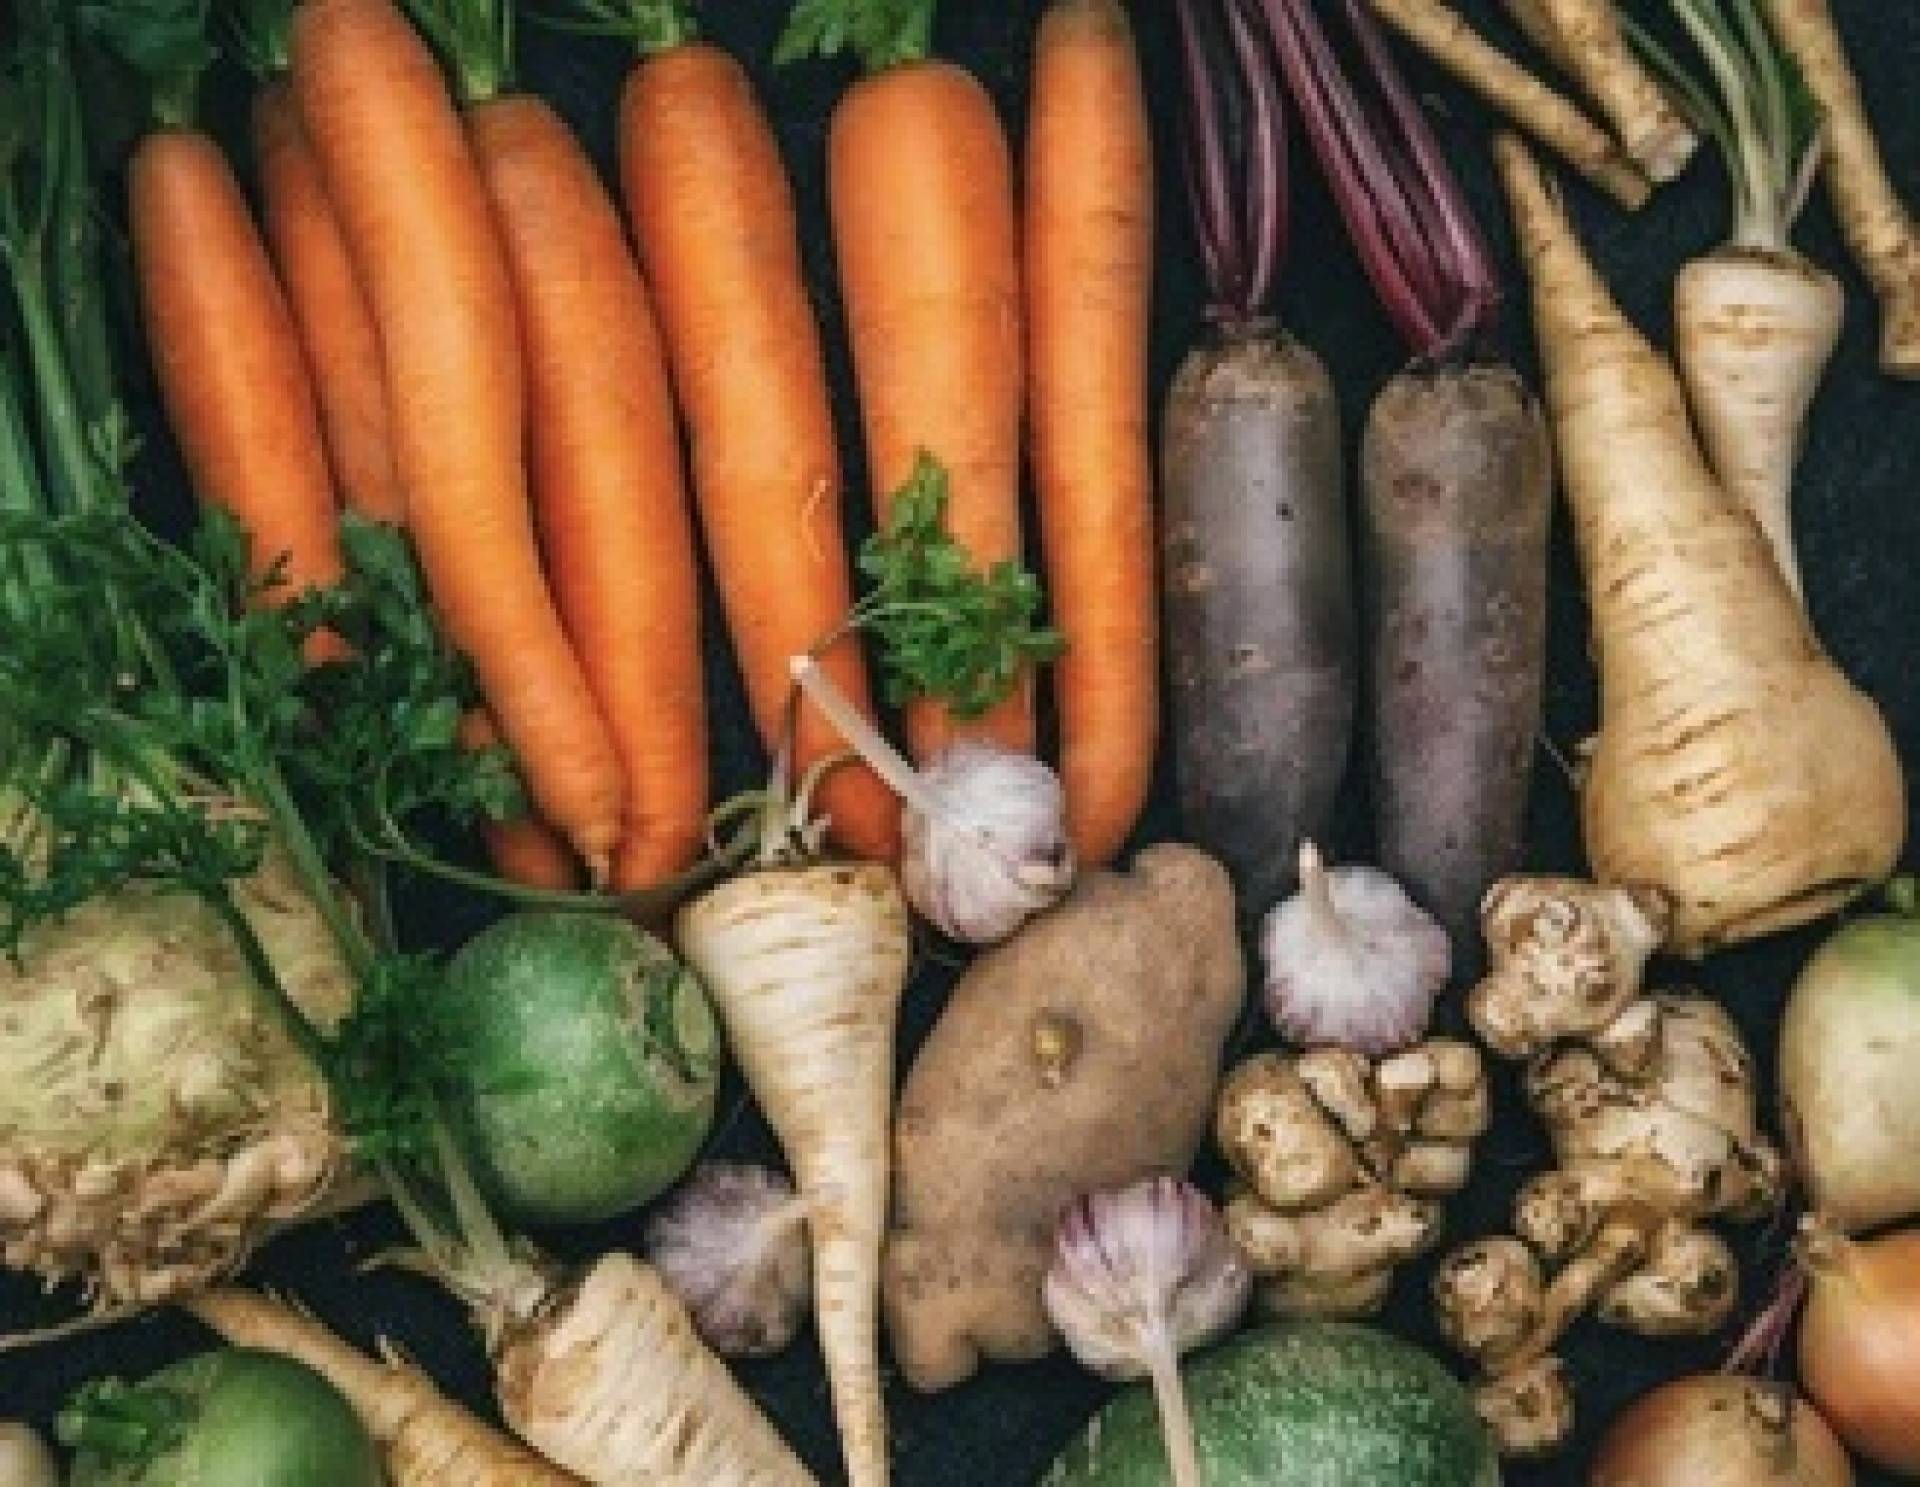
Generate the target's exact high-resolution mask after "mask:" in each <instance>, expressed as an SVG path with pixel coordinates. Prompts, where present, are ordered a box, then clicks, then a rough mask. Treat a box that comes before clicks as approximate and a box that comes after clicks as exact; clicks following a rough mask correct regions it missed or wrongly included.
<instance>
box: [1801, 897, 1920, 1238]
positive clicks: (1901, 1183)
mask: <svg viewBox="0 0 1920 1487" xmlns="http://www.w3.org/2000/svg"><path fill="white" fill-rule="evenodd" d="M1896 886H1897V889H1898V891H1897V892H1896V893H1895V894H1893V895H1892V898H1893V904H1892V907H1891V909H1890V910H1889V911H1888V912H1885V913H1879V914H1871V915H1866V916H1863V917H1862V918H1859V919H1855V920H1853V921H1852V922H1851V923H1849V924H1847V925H1846V926H1845V927H1844V928H1842V929H1840V930H1839V931H1837V932H1836V933H1835V934H1834V936H1833V937H1832V938H1831V939H1829V940H1828V941H1827V942H1826V944H1825V945H1823V946H1821V948H1820V949H1819V951H1818V952H1816V953H1815V955H1814V957H1813V959H1812V960H1810V961H1809V962H1808V963H1807V966H1806V969H1805V970H1804V971H1802V972H1801V973H1800V979H1799V980H1798V981H1796V982H1795V983H1794V988H1793V995H1792V996H1791V997H1790V998H1789V999H1788V1001H1787V1010H1786V1014H1785V1016H1784V1017H1783V1019H1782V1021H1781V1024H1780V1103H1781V1124H1782V1126H1783V1128H1784V1129H1785V1131H1786V1136H1787V1146H1788V1149H1789V1151H1790V1152H1791V1153H1792V1155H1793V1161H1794V1166H1795V1167H1796V1169H1797V1171H1798V1176H1799V1179H1800V1181H1801V1183H1802V1184H1803V1185H1804V1187H1805V1188H1806V1194H1807V1202H1808V1205H1809V1206H1810V1207H1812V1208H1813V1209H1814V1210H1815V1211H1816V1212H1818V1213H1820V1214H1821V1215H1823V1216H1824V1217H1825V1218H1826V1219H1828V1220H1829V1221H1831V1222H1833V1223H1835V1224H1838V1225H1839V1226H1841V1227H1842V1228H1843V1229H1847V1230H1851V1231H1856V1232H1857V1231H1860V1230H1863V1229H1874V1228H1878V1227H1880V1226H1881V1225H1883V1224H1889V1223H1892V1222H1894V1221H1895V1220H1898V1219H1906V1218H1913V1217H1916V1216H1920V1087H1917V1086H1916V1084H1915V1080H1914V1073H1915V1071H1916V1070H1920V905H1916V900H1915V894H1914V890H1913V885H1912V884H1911V883H1910V882H1905V881H1902V882H1901V883H1899V884H1897V885H1896Z"/></svg>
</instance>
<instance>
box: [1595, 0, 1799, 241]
mask: <svg viewBox="0 0 1920 1487" xmlns="http://www.w3.org/2000/svg"><path fill="white" fill-rule="evenodd" d="M1667 3H1668V6H1669V8H1670V9H1671V10H1672V12H1673V15H1674V17H1675V19H1676V20H1677V21H1678V22H1679V24H1680V26H1681V29H1682V30H1684V31H1685V32H1686V34H1687V36H1688V38H1689V40H1690V41H1691V43H1692V45H1693V48H1694V51H1695V53H1696V56H1697V58H1698V63H1699V65H1700V66H1701V67H1703V68H1704V71H1705V75H1706V78H1707V79H1708V81H1704V82H1703V81H1702V80H1701V78H1700V76H1699V75H1698V74H1697V73H1696V71H1695V70H1694V68H1691V67H1689V66H1687V65H1686V64H1684V63H1682V62H1680V61H1679V60H1678V59H1677V58H1676V57H1675V56H1674V54H1673V53H1672V52H1671V51H1670V50H1669V49H1668V48H1667V47H1666V46H1665V45H1663V44H1662V43H1661V42H1660V41H1659V40H1658V38H1656V37H1655V36H1654V35H1653V34H1652V33H1651V32H1650V31H1648V30H1647V29H1646V28H1645V27H1643V26H1641V25H1639V24H1638V23H1636V22H1635V21H1634V20H1633V19H1632V18H1631V17H1630V16H1624V15H1623V17H1622V19H1623V21H1624V22H1625V24H1626V26H1627V30H1628V34H1629V36H1630V37H1631V38H1632V40H1633V42H1634V45H1635V47H1636V48H1637V49H1638V51H1639V52H1640V54H1641V55H1642V56H1643V57H1644V58H1645V59H1646V61H1647V63H1648V65H1649V66H1651V67H1652V68H1653V69H1654V71H1655V72H1657V73H1658V74H1659V75H1660V76H1661V77H1662V79H1663V80H1664V81H1665V82H1666V84H1667V85H1668V87H1669V89H1670V90H1671V91H1672V92H1673V94H1674V96H1675V98H1676V99H1677V100H1678V102H1679V103H1680V106H1681V107H1682V109H1683V110H1685V112H1686V113H1687V114H1688V115H1689V116H1690V117H1691V118H1692V120H1693V121H1694V123H1695V124H1696V125H1697V126H1698V127H1699V128H1700V129H1701V130H1702V131H1703V132H1705V133H1707V134H1708V135H1710V136H1711V137H1712V139H1713V141H1714V144H1715V146H1716V147H1717V148H1718V149H1719V151H1720V154H1721V156H1722V158H1723V159H1724V160H1725V162H1726V167H1727V174H1728V177H1729V179H1730V180H1731V182H1732V189H1733V230H1732V233H1731V241H1732V242H1733V243H1734V244H1736V245H1737V246H1741V247H1748V248H1757V249H1761V250H1764V251H1768V252H1778V251H1782V250H1784V249H1786V248H1787V247H1788V246H1789V242H1788V240H1789V235H1790V234H1791V232H1792V230H1793V224H1794V222H1795V220H1796V219H1797V218H1798V217H1799V214H1800V211H1801V209H1802V207H1804V205H1805V204H1806V198H1807V191H1808V187H1809V185H1810V183H1811V180H1812V174H1813V166H1814V165H1815V163H1816V162H1817V159H1818V154H1819V150H1820V134H1821V125H1822V121H1821V116H1820V108H1819V105H1818V103H1817V102H1816V101H1815V100H1814V98H1813V95H1812V93H1811V91H1810V90H1809V89H1808V88H1807V86H1806V83H1805V80H1804V79H1803V78H1802V77H1801V75H1800V71H1799V68H1798V67H1797V66H1796V65H1795V63H1794V60H1793V58H1792V56H1791V55H1790V54H1788V52H1787V51H1786V50H1785V49H1784V48H1783V47H1781V45H1780V44H1779V42H1778V40H1777V39H1776V38H1775V37H1774V35H1773V33H1772V30H1771V29H1770V27H1769V26H1768V24H1767V22H1766V20H1765V18H1764V17H1763V16H1762V15H1761V13H1760V11H1759V10H1758V9H1757V8H1756V6H1755V5H1754V3H1753V0H1667Z"/></svg>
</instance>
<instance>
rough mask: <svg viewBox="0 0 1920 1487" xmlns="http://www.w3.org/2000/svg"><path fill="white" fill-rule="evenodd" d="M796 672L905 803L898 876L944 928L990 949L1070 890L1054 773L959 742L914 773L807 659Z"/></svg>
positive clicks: (1062, 807)
mask: <svg viewBox="0 0 1920 1487" xmlns="http://www.w3.org/2000/svg"><path fill="white" fill-rule="evenodd" d="M793 677H794V680H795V681H796V682H798V683H799V684H800V687H801V688H802V690H804V691H805V692H806V694H807V696H808V697H809V698H811V699H812V700H813V702H814V703H815V705H817V706H818V707H819V709H820V710H821V712H823V713H825V714H826V716H827V717H828V719H829V720H831V721H832V723H833V725H834V726H835V727H836V728H838V729H839V730H840V734H841V736H842V737H843V738H845V739H846V741H847V743H848V744H849V745H850V746H851V747H852V749H853V751H854V752H855V753H856V754H858V755H859V756H860V758H861V759H862V760H864V761H865V762H866V764H867V765H868V766H869V767H870V768H871V769H872V770H873V772H874V773H875V774H877V775H879V776H880V778H881V779H883V780H885V781H886V782H887V784H888V786H890V787H891V788H892V790H893V791H894V793H895V794H897V795H898V796H899V797H900V801H901V804H902V805H903V806H904V807H905V811H904V816H903V819H902V822H901V836H902V851H901V858H900V881H901V886H902V887H903V888H904V889H905V890H906V894H907V899H908V901H909V902H910V903H912V905H913V907H914V908H915V909H916V910H917V911H918V912H919V913H920V915H921V916H922V917H923V918H925V919H926V920H927V921H928V922H929V923H931V924H932V925H933V926H934V927H935V928H936V929H938V930H940V931H941V932H942V933H943V934H946V935H949V936H951V937H952V938H954V939H956V940H960V941H962V942H964V943H966V944H969V945H994V944H998V943H999V942H1000V941H1002V940H1004V939H1006V938H1007V937H1008V936H1009V935H1011V934H1013V932H1014V931H1015V930H1017V929H1019V928H1020V926H1021V925H1022V924H1025V923H1026V922H1027V920H1029V919H1031V918H1032V917H1033V916H1034V915H1035V914H1038V913H1041V912H1043V911H1045V910H1047V909H1050V908H1052V907H1053V905H1054V904H1055V903H1057V902H1059V900H1060V899H1061V898H1062V897H1063V896H1064V895H1065V894H1066V892H1067V890H1068V889H1069V888H1071V887H1072V886H1073V879H1074V871H1075V869H1074V859H1073V845H1072V843H1071V842H1069V841H1068V840H1067V800H1066V792H1065V791H1064V790H1063V789H1062V788H1061V785H1060V777H1059V776H1058V775H1056V774H1055V773H1054V772H1053V771H1052V770H1051V769H1049V768H1048V767H1047V766H1046V765H1045V764H1044V763H1042V762H1041V761H1040V760H1038V759H1036V758H1034V757H1033V755H1031V754H1023V753H1019V752H1017V751H1015V750H1012V749H1003V748H1001V747H999V746H998V745H996V744H989V743H978V742H972V741H963V742H960V743H956V744H953V745H951V746H950V747H948V748H947V749H946V751H945V752H943V753H942V754H941V755H940V756H939V757H938V758H937V759H935V760H934V761H933V762H932V763H931V764H929V765H927V766H926V767H925V768H924V769H918V770H916V769H915V768H914V767H913V766H912V765H911V764H909V763H908V762H907V760H906V759H905V757H903V756H902V755H901V753H900V751H899V750H898V749H896V748H894V746H893V745H892V744H890V743H888V742H887V740H886V739H885V738H883V737H881V735H880V734H879V732H878V731H877V730H876V729H875V728H874V727H873V725H872V724H871V723H869V722H868V721H867V720H866V719H865V718H864V717H862V716H861V715H860V713H859V712H858V711H857V710H856V709H855V708H853V707H852V706H851V705H849V704H848V702H847V700H846V698H845V697H844V696H842V695H841V693H840V691H839V689H838V688H837V687H835V686H834V685H833V682H832V681H831V680H830V679H829V678H828V676H827V674H826V673H825V672H824V671H822V670H821V669H820V666H819V665H818V663H816V662H815V661H814V660H813V659H812V658H811V657H807V656H796V657H795V658H794V661H793Z"/></svg>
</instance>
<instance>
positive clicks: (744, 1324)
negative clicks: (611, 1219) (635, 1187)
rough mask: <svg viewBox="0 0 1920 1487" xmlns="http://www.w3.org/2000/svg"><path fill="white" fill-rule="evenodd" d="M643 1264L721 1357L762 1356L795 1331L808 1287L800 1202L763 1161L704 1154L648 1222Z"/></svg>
mask: <svg viewBox="0 0 1920 1487" xmlns="http://www.w3.org/2000/svg"><path fill="white" fill-rule="evenodd" d="M643 1247H644V1252H645V1254H646V1257H647V1260H648V1263H650V1264H651V1265H652V1266H653V1268H654V1269H655V1270H657V1271H658V1272H659V1273H660V1277H661V1279H662V1280H664V1281H665V1282H666V1283H667V1286H668V1289H670V1290H672V1291H673V1292H674V1294H675V1295H677V1296H678V1297H679V1298H680V1299H681V1301H682V1302H683V1303H685V1305H686V1308H687V1310H688V1312H689V1313H690V1314H691V1315H692V1317H693V1324H694V1328H695V1330H696V1331H697V1332H699V1334H700V1336H701V1337H702V1338H703V1339H704V1340H705V1341H706V1343H707V1345H708V1346H709V1347H711V1348H712V1349H713V1350H714V1351H715V1352H716V1353H719V1354H720V1355H721V1356H723V1357H727V1358H766V1357H771V1356H772V1355H773V1354H775V1353H778V1352H780V1351H782V1350H783V1349H785V1348H786V1347H787V1346H788V1345H789V1344H790V1343H792V1341H793V1340H794V1338H795V1337H797V1336H798V1335H799V1332H800V1326H801V1324H802V1322H804V1321H805V1319H806V1315H807V1310H808V1306H809V1303H810V1301H811V1299H812V1292H813V1271H812V1257H811V1253H810V1246H809V1244H808V1242H807V1225H806V1205H805V1203H804V1201H803V1200H802V1199H800V1198H799V1197H797V1196H796V1195H795V1193H794V1190H793V1184H792V1183H790V1182H789V1181H788V1180H787V1179H786V1178H785V1177H783V1176H781V1175H780V1174H779V1173H777V1172H770V1171H768V1170H767V1169H766V1168H764V1167H754V1166H746V1165H738V1164H735V1163H730V1162H702V1163H701V1164H700V1165H699V1166H698V1167H696V1168H695V1169H694V1171H693V1173H692V1175H691V1176H690V1177H689V1178H688V1179H687V1181H686V1182H685V1183H683V1184H682V1185H681V1186H680V1188H679V1189H678V1190H677V1191H676V1192H675V1193H674V1194H673V1195H672V1196H671V1197H670V1198H668V1199H667V1201H666V1203H665V1204H664V1205H663V1206H662V1207H661V1208H660V1209H659V1210H658V1211H656V1212H655V1213H654V1215H653V1217H652V1218H651V1219H650V1220H649V1221H648V1223H647V1228H646V1235H645V1239H644V1246H643Z"/></svg>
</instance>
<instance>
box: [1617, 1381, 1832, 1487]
mask: <svg viewBox="0 0 1920 1487" xmlns="http://www.w3.org/2000/svg"><path fill="white" fill-rule="evenodd" d="M1852 1483H1853V1468H1852V1467H1851V1466H1850V1465H1849V1464H1848V1462H1847V1453H1846V1452H1845V1451H1844V1450H1843V1449H1842V1448H1841V1445H1840V1442H1839V1441H1838V1440H1837V1439H1835V1437H1834V1433H1833V1431H1832V1430H1831V1429H1830V1428H1829V1427H1828V1425H1827V1423H1826V1422H1825V1421H1824V1420H1822V1419H1821V1418H1820V1415H1819V1413H1818V1412H1817V1411H1816V1410H1815V1409H1814V1408H1813V1407H1812V1406H1811V1405H1809V1404H1808V1403H1807V1402H1806V1401H1805V1400H1804V1399H1802V1398H1800V1397H1799V1396H1798V1395H1797V1394H1795V1393H1794V1392H1793V1391H1792V1390H1791V1389H1789V1388H1787V1387H1786V1386H1785V1385H1783V1384H1769V1383H1764V1382H1762V1381H1761V1380H1759V1379H1752V1378H1745V1377H1742V1376H1740V1375H1738V1374H1701V1375H1698V1376H1695V1377H1692V1378H1684V1379H1676V1380H1675V1381H1674V1382H1673V1383H1670V1384H1664V1385H1662V1386H1661V1387H1660V1388H1658V1389H1655V1390H1654V1391H1653V1392H1652V1393H1651V1394H1648V1395H1645V1396H1643V1397H1642V1398H1641V1399H1640V1400H1638V1401H1637V1402H1636V1403H1634V1404H1633V1405H1631V1406H1629V1407H1628V1409H1627V1411H1626V1412H1625V1413H1624V1414H1622V1415H1621V1416H1620V1417H1619V1418H1618V1419H1617V1420H1615V1421H1614V1422H1613V1425H1612V1427H1611V1428H1610V1429H1609V1430H1608V1431H1607V1435H1606V1438H1605V1439H1604V1440H1603V1441H1601V1443H1600V1452H1599V1455H1597V1456H1596V1457H1595V1458H1594V1463H1593V1473H1592V1475H1591V1476H1589V1477H1588V1479H1587V1487H1852Z"/></svg>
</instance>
